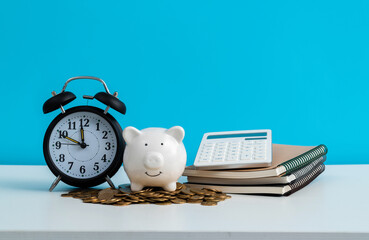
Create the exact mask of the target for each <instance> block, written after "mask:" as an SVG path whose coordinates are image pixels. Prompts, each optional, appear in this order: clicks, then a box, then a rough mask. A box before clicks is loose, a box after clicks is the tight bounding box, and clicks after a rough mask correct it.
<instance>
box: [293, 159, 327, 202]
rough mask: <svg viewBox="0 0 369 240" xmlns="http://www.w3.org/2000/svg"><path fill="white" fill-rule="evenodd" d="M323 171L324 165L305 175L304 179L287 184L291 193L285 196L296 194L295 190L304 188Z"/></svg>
mask: <svg viewBox="0 0 369 240" xmlns="http://www.w3.org/2000/svg"><path fill="white" fill-rule="evenodd" d="M324 169H325V166H324V164H322V165H320V166H319V167H317V168H316V169H314V170H313V171H312V172H311V173H309V174H307V175H306V176H305V177H303V178H302V179H300V180H298V181H296V182H294V183H291V184H289V186H290V188H291V191H289V192H288V193H287V194H286V196H288V195H290V194H292V193H294V192H296V191H297V190H299V189H301V188H303V187H305V186H306V185H308V184H309V183H311V182H312V181H313V180H314V179H315V178H316V177H318V176H319V175H320V174H321V173H322V172H323V171H324Z"/></svg>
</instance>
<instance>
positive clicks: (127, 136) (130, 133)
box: [123, 127, 141, 143]
mask: <svg viewBox="0 0 369 240" xmlns="http://www.w3.org/2000/svg"><path fill="white" fill-rule="evenodd" d="M139 135H141V132H140V130H138V129H137V128H134V127H126V128H125V129H124V130H123V138H124V141H126V143H130V142H132V139H134V138H135V137H137V136H139Z"/></svg>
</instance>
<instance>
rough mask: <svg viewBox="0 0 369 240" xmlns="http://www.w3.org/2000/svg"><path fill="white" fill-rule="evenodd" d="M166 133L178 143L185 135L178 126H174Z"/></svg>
mask: <svg viewBox="0 0 369 240" xmlns="http://www.w3.org/2000/svg"><path fill="white" fill-rule="evenodd" d="M166 133H167V134H168V135H170V136H172V137H174V138H175V139H176V140H177V142H178V143H181V142H182V140H183V138H184V135H185V131H184V129H183V128H182V127H180V126H175V127H172V128H170V129H168V130H166Z"/></svg>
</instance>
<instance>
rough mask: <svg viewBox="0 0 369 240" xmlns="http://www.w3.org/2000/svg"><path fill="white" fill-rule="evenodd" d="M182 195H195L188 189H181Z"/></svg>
mask: <svg viewBox="0 0 369 240" xmlns="http://www.w3.org/2000/svg"><path fill="white" fill-rule="evenodd" d="M181 193H182V194H186V195H195V194H194V193H193V192H192V191H190V190H189V189H188V188H186V189H181Z"/></svg>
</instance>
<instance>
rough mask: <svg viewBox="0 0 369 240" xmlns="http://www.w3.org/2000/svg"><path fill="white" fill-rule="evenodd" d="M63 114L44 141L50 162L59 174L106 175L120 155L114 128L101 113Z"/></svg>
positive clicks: (86, 176)
mask: <svg viewBox="0 0 369 240" xmlns="http://www.w3.org/2000/svg"><path fill="white" fill-rule="evenodd" d="M63 115H65V116H64V117H62V118H61V119H60V120H59V121H58V122H57V123H56V124H55V126H54V127H53V128H52V130H51V132H50V136H49V137H48V139H45V141H47V143H48V146H47V148H48V151H49V158H50V159H49V161H51V162H52V163H53V165H54V166H55V167H56V168H57V171H59V172H61V173H63V175H66V176H68V177H71V178H74V179H90V178H94V177H97V176H99V175H101V174H102V173H104V172H105V171H106V170H107V169H109V167H110V166H111V165H112V164H113V162H114V159H115V157H116V154H117V148H118V146H117V145H118V143H119V142H118V137H117V135H116V131H114V127H113V126H112V125H111V124H110V123H109V121H107V120H106V119H105V117H102V116H101V114H100V115H99V114H96V113H93V112H90V111H77V112H72V113H67V114H63ZM114 164H115V163H114Z"/></svg>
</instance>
